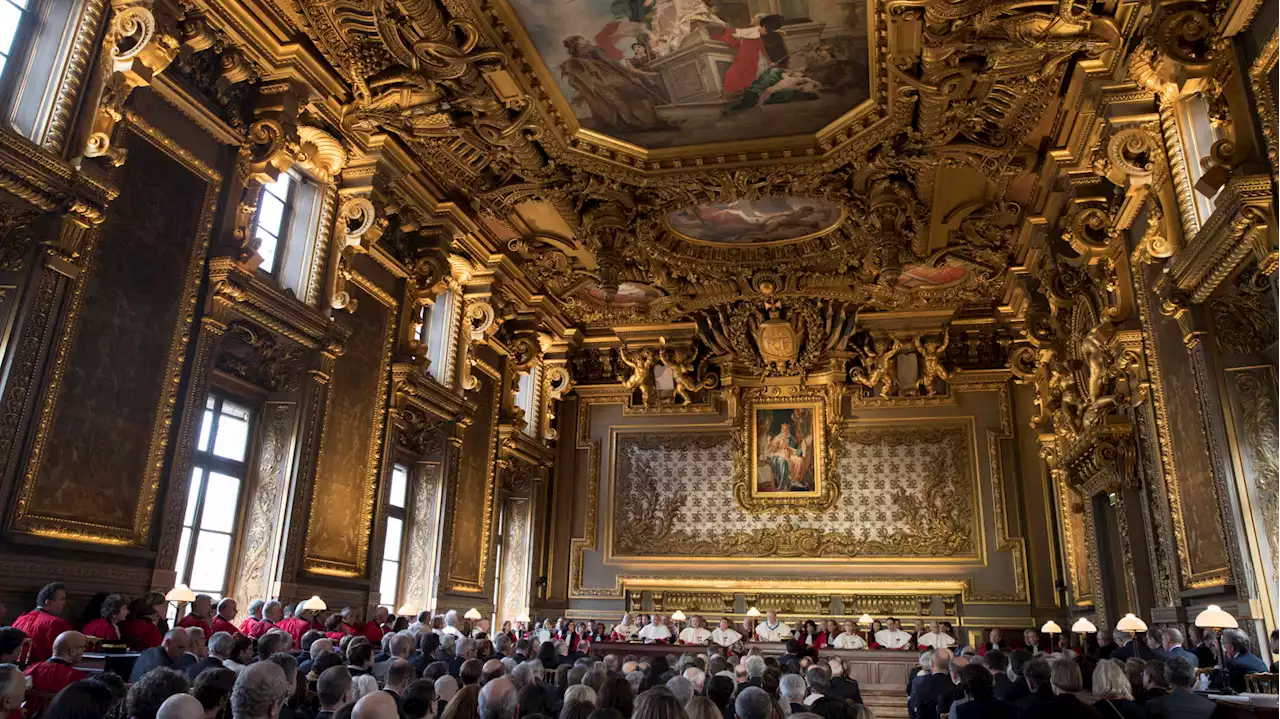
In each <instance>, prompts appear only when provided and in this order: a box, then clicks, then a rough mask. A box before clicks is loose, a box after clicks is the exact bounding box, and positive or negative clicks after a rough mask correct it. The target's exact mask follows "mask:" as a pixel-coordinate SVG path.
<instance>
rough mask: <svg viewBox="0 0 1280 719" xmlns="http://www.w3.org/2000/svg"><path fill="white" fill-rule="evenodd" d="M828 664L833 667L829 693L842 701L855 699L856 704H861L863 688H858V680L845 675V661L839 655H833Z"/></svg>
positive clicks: (828, 688)
mask: <svg viewBox="0 0 1280 719" xmlns="http://www.w3.org/2000/svg"><path fill="white" fill-rule="evenodd" d="M827 666H828V668H830V669H831V683H830V684H828V685H827V694H828V695H829V696H833V697H835V698H837V699H839V700H841V701H845V700H853V702H854V703H855V704H861V703H862V690H860V689H859V688H858V682H857V680H855V679H850V678H849V677H847V676H845V675H844V673H845V671H846V667H845V665H844V662H842V661H840V658H839V657H832V658H831V661H829V662H827Z"/></svg>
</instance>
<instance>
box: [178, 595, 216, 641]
mask: <svg viewBox="0 0 1280 719" xmlns="http://www.w3.org/2000/svg"><path fill="white" fill-rule="evenodd" d="M212 619H213V597H211V596H209V595H208V594H197V595H196V600H195V601H194V602H192V603H191V613H190V614H188V615H187V616H185V617H183V618H182V619H181V620H179V621H178V626H180V627H182V628H183V629H186V628H188V627H200V628H201V629H203V630H204V635H205V637H206V638H207V637H211V636H213V625H212V624H211V623H210V622H211V621H212Z"/></svg>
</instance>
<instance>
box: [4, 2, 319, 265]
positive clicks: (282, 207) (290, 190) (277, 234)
mask: <svg viewBox="0 0 1280 719" xmlns="http://www.w3.org/2000/svg"><path fill="white" fill-rule="evenodd" d="M4 1H5V0H0V2H4ZM297 184H298V182H297V180H296V179H295V178H293V177H292V176H290V175H289V173H287V172H282V173H280V177H278V178H276V181H275V182H273V183H271V184H269V185H263V186H262V192H261V193H260V194H259V195H258V214H257V217H256V218H255V220H254V230H253V233H254V236H255V237H257V238H258V242H259V243H260V244H259V245H258V254H259V255H260V256H261V257H262V264H261V265H259V266H258V269H259V270H262V271H263V272H266V273H267V274H269V275H270V274H275V271H276V258H277V256H278V255H279V254H280V253H281V251H282V250H283V249H284V248H283V247H282V245H283V242H284V238H285V237H287V236H288V233H289V222H290V221H291V220H292V216H293V200H294V192H295V191H296V189H297V188H296V185H297Z"/></svg>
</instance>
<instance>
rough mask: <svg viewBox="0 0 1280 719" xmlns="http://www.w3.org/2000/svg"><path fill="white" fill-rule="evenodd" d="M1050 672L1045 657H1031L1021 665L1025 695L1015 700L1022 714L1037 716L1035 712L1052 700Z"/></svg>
mask: <svg viewBox="0 0 1280 719" xmlns="http://www.w3.org/2000/svg"><path fill="white" fill-rule="evenodd" d="M1052 672H1053V670H1052V668H1051V667H1050V666H1049V662H1048V660H1045V659H1032V660H1031V661H1029V662H1027V664H1026V666H1025V667H1023V669H1022V677H1023V679H1025V680H1026V683H1027V695H1026V696H1025V697H1022V698H1021V699H1019V700H1018V701H1017V702H1015V705H1016V706H1017V707H1018V711H1019V712H1020V713H1021V715H1022V716H1024V717H1035V716H1039V715H1038V714H1037V712H1038V711H1039V710H1041V709H1042V708H1044V707H1047V706H1048V705H1049V704H1050V703H1051V702H1052V701H1053V685H1052V684H1050V683H1049V679H1050V676H1051V675H1052Z"/></svg>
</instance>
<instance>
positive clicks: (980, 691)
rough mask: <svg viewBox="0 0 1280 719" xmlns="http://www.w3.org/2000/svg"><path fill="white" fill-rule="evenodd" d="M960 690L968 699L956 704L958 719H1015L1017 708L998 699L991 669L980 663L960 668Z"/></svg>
mask: <svg viewBox="0 0 1280 719" xmlns="http://www.w3.org/2000/svg"><path fill="white" fill-rule="evenodd" d="M959 688H960V690H961V691H963V692H964V696H965V698H966V699H968V701H965V702H961V703H959V704H956V705H955V715H956V717H957V719H986V718H987V717H990V718H991V719H1013V717H1016V716H1018V710H1017V708H1016V707H1015V706H1014V705H1012V704H1010V703H1008V702H1003V701H1000V700H999V699H996V695H995V683H994V680H993V678H992V676H991V671H990V670H989V669H987V668H986V667H984V666H980V665H978V664H970V665H968V666H965V667H963V668H961V669H960V687H959Z"/></svg>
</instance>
